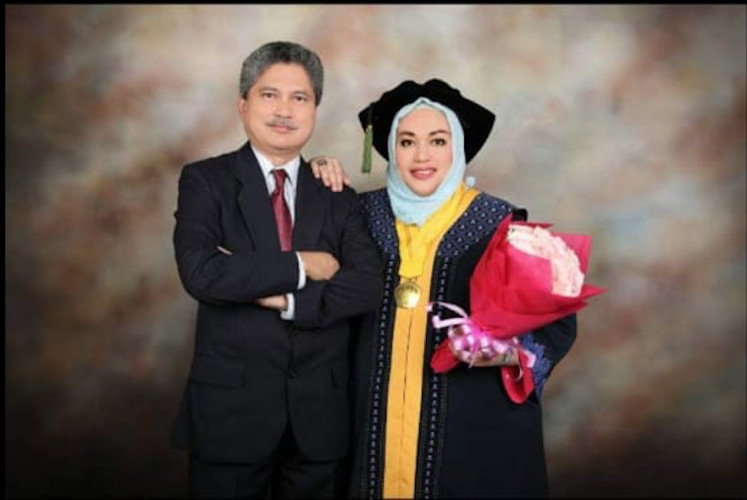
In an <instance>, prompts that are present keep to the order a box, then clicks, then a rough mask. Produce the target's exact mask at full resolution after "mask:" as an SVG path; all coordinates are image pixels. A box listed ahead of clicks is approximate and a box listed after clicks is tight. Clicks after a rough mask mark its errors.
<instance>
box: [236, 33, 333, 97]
mask: <svg viewBox="0 0 747 500" xmlns="http://www.w3.org/2000/svg"><path fill="white" fill-rule="evenodd" d="M277 63H292V64H300V65H301V66H302V67H303V69H305V70H306V74H307V75H309V80H311V85H312V86H313V87H314V98H315V101H316V102H315V104H316V105H317V106H319V103H320V102H321V101H322V87H323V86H324V68H323V67H322V61H321V59H319V56H318V55H317V54H316V52H314V51H313V50H310V49H307V48H306V47H304V46H303V45H300V44H298V43H293V42H270V43H266V44H264V45H262V46H261V47H260V48H258V49H257V50H255V51H254V52H252V53H251V54H249V56H248V57H247V58H246V59H244V64H243V65H242V66H241V77H240V79H239V94H240V95H241V96H242V97H246V94H247V92H248V91H249V89H250V88H251V87H252V85H254V84H255V83H256V81H257V79H258V78H259V77H260V75H262V73H263V72H264V71H265V70H266V69H267V68H268V67H270V66H272V65H273V64H277Z"/></svg>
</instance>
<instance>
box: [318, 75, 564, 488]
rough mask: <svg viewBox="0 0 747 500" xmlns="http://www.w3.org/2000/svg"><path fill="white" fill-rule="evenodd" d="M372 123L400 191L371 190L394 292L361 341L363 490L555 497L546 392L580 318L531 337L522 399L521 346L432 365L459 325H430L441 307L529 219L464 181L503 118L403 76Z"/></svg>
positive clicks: (356, 479) (358, 395)
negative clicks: (527, 391) (529, 387)
mask: <svg viewBox="0 0 747 500" xmlns="http://www.w3.org/2000/svg"><path fill="white" fill-rule="evenodd" d="M359 119H360V122H361V124H362V125H363V127H364V129H366V128H368V126H369V125H371V128H372V130H371V129H369V133H371V132H372V134H373V136H372V141H373V147H374V148H375V149H376V151H377V152H378V153H379V154H381V155H382V156H383V157H384V158H385V159H386V160H387V161H388V168H387V185H386V188H384V189H380V190H376V191H371V192H368V193H364V194H362V195H361V198H362V202H363V205H364V207H365V209H366V211H367V214H368V229H369V231H370V232H371V235H372V236H373V238H374V240H375V241H376V243H377V245H378V246H379V249H380V251H381V253H382V256H383V259H384V261H385V266H384V268H385V271H384V274H385V275H384V287H385V288H384V299H383V302H382V304H381V306H380V308H379V309H378V310H377V311H376V314H374V315H370V316H367V317H366V318H365V320H364V321H363V324H362V330H361V332H360V335H359V336H358V338H357V343H356V348H355V355H354V363H355V375H354V377H355V378H354V384H353V387H354V392H355V398H354V400H355V405H356V406H355V412H354V427H355V436H354V450H353V457H352V464H351V482H350V496H352V497H375V498H380V497H384V498H413V497H418V498H421V497H422V498H429V497H434V498H438V497H449V498H454V497H459V498H466V497H500V496H511V497H517V496H530V497H537V496H546V495H547V493H548V492H547V473H546V467H545V457H544V448H543V437H542V419H541V406H540V392H541V389H542V386H543V384H544V382H545V380H546V379H547V376H548V375H549V373H550V371H551V370H552V369H553V367H554V366H555V365H556V364H557V363H558V362H559V361H560V360H561V359H562V357H563V356H564V355H565V354H566V353H567V351H568V350H569V349H570V347H571V345H572V344H573V342H574V340H575V336H576V318H575V315H570V316H567V317H565V318H563V319H561V320H559V321H557V322H555V323H552V324H550V325H548V326H546V327H544V328H542V329H538V330H535V331H533V332H529V333H527V334H525V335H522V336H521V338H520V341H521V344H522V346H523V347H524V348H526V349H528V350H530V351H531V352H532V353H534V354H535V355H536V357H537V361H536V363H535V365H534V368H533V373H532V375H533V377H534V382H535V389H534V392H533V393H532V394H531V395H530V396H529V398H528V399H527V400H526V402H524V403H522V404H515V403H513V402H512V401H511V400H510V399H509V397H508V396H507V394H506V392H505V390H504V387H503V385H502V383H501V380H500V372H499V370H500V369H499V366H501V365H503V364H511V365H515V364H516V363H517V355H516V353H515V352H514V353H511V354H510V355H509V356H503V355H499V356H498V357H497V358H495V359H489V360H487V361H484V362H480V363H476V364H475V365H473V366H472V367H470V366H468V365H467V364H466V363H460V364H459V366H458V367H457V368H455V369H453V370H451V371H449V372H448V373H445V374H436V373H434V372H433V370H432V369H431V368H430V366H429V363H430V359H431V357H432V355H433V352H434V349H435V348H436V347H437V346H438V345H439V344H441V342H442V341H443V340H444V339H445V337H446V333H445V332H444V331H442V330H438V329H436V328H434V327H433V326H432V324H431V323H430V318H429V312H428V310H427V305H428V303H429V302H433V301H441V302H450V303H453V304H456V305H458V306H460V307H462V308H463V309H465V310H466V311H469V280H470V276H471V274H472V271H473V269H474V268H475V265H476V264H477V262H478V260H479V259H480V256H481V255H482V253H483V251H484V250H485V248H486V246H487V244H488V242H489V240H490V238H491V237H492V235H493V232H494V231H495V229H496V228H497V226H498V224H499V223H500V222H501V220H502V219H503V218H504V217H506V216H507V215H509V214H511V213H513V214H514V218H522V219H525V218H526V211H525V210H521V209H516V208H515V207H514V206H513V205H511V204H510V203H508V202H506V201H504V200H501V199H499V198H495V197H493V196H490V195H488V194H486V193H481V192H479V191H477V190H476V189H473V188H471V187H468V186H467V185H466V183H465V181H464V174H465V168H466V164H467V162H469V161H470V160H471V159H472V158H473V157H474V156H475V154H477V152H478V151H479V150H480V148H481V147H482V145H483V144H484V143H485V141H486V139H487V137H488V135H489V133H490V130H491V128H492V126H493V122H494V120H495V116H494V115H493V114H492V113H491V112H490V111H488V110H487V109H485V108H483V107H482V106H480V105H478V104H476V103H475V102H473V101H471V100H469V99H466V98H465V97H463V96H462V95H461V93H460V92H459V91H458V90H456V89H454V88H452V87H450V86H449V85H448V84H446V83H445V82H443V81H441V80H436V79H433V80H430V81H428V82H426V83H425V84H422V85H421V84H417V83H415V82H413V81H406V82H403V83H402V84H400V85H399V86H397V87H396V88H394V89H392V90H390V91H388V92H385V93H384V94H383V95H382V96H381V98H380V99H379V100H378V101H376V102H373V103H371V104H370V105H369V106H368V107H366V109H364V110H363V111H361V112H360V114H359ZM315 163H316V164H317V166H318V165H319V163H318V162H315ZM332 163H333V162H328V164H332ZM336 175H337V176H338V177H339V172H338V173H337V174H336ZM444 313H445V311H444Z"/></svg>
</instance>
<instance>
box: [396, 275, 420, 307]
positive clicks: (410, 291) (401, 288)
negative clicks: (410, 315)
mask: <svg viewBox="0 0 747 500" xmlns="http://www.w3.org/2000/svg"><path fill="white" fill-rule="evenodd" d="M420 294H421V289H420V286H419V285H418V284H417V283H415V280H413V279H409V280H406V281H403V282H402V283H400V284H399V285H398V286H397V288H395V289H394V300H396V301H397V307H401V308H403V309H413V308H414V307H415V306H417V305H418V301H419V300H420Z"/></svg>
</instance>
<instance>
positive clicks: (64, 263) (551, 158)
mask: <svg viewBox="0 0 747 500" xmlns="http://www.w3.org/2000/svg"><path fill="white" fill-rule="evenodd" d="M745 11H746V8H745V6H744V5H731V6H729V5H726V6H724V5H722V6H679V7H674V6H651V5H638V6H613V5H605V6H591V5H576V6H551V5H544V6H496V5H462V6H456V5H443V6H430V5H409V6H403V5H388V6H383V5H357V6H350V5H348V6H342V5H340V6H335V5H326V6H320V5H281V6H269V5H248V6H239V5H222V6H200V5H184V6H178V5H161V6H155V5H154V6H149V5H129V6H95V5H77V6H53V5H47V6H19V5H16V6H6V7H5V292H6V297H5V459H6V462H5V463H6V464H5V481H6V482H5V492H6V495H9V496H37V495H47V496H110V497H114V496H120V497H121V496H159V497H176V496H180V495H184V494H185V493H186V488H185V485H186V475H185V460H184V457H183V456H182V454H180V453H178V452H176V451H173V450H171V449H170V448H169V446H168V441H167V438H168V432H169V428H170V425H171V420H172V418H173V415H174V412H175V410H176V405H177V402H178V398H179V395H180V394H179V393H180V391H181V388H182V384H183V382H184V379H185V376H186V371H187V368H188V365H189V361H190V354H191V348H192V342H193V340H192V336H191V335H192V322H193V319H194V313H195V303H194V302H193V300H192V299H191V298H189V296H188V295H187V294H186V293H185V292H184V290H183V289H182V287H181V284H180V282H179V279H178V277H177V273H176V267H175V264H174V258H173V248H172V242H171V234H172V230H173V225H174V218H173V211H174V209H175V203H176V194H177V178H178V175H179V171H180V168H181V166H182V165H183V164H184V163H186V162H189V161H193V160H197V159H201V158H204V157H207V156H212V155H217V154H220V153H222V152H226V151H229V150H233V149H236V148H238V147H239V146H241V144H242V143H243V141H244V140H245V137H244V135H243V130H242V128H241V126H240V122H239V119H238V115H237V111H236V100H237V94H238V90H237V88H238V74H239V69H240V66H241V63H242V61H243V59H244V58H245V57H246V56H247V55H248V54H249V52H250V51H252V50H253V49H254V48H256V47H258V46H259V45H260V44H262V43H265V42H268V41H271V40H276V39H288V40H294V41H298V42H301V43H304V44H306V45H308V46H310V47H312V48H313V49H315V50H317V51H318V52H319V54H320V55H321V56H322V59H323V61H324V64H325V68H326V81H325V88H324V99H323V101H322V104H321V107H320V109H319V115H318V123H317V129H316V132H315V135H314V137H313V139H312V141H311V143H310V144H309V145H308V147H307V148H306V156H307V157H310V156H313V155H315V154H320V153H331V154H335V155H337V156H338V157H339V158H341V159H342V161H343V163H344V164H345V165H346V166H347V167H348V170H349V171H351V173H352V177H353V183H354V185H355V187H356V188H358V189H359V190H366V189H370V188H374V187H380V186H382V185H383V179H384V176H383V164H382V163H381V161H380V159H378V158H377V161H378V163H376V164H375V166H374V168H375V172H374V174H373V175H371V176H364V175H363V174H360V173H359V172H358V170H359V165H360V157H361V145H362V133H361V131H360V129H359V126H358V123H357V121H356V114H357V111H358V110H359V109H361V108H362V107H363V106H364V105H366V104H367V103H368V102H370V101H371V100H373V99H375V98H377V97H378V96H379V95H380V94H381V92H382V91H384V90H386V89H388V88H390V87H392V86H393V85H395V84H396V83H399V81H400V80H402V79H406V78H412V79H415V80H419V81H424V80H425V79H427V78H430V77H440V78H443V79H446V80H448V81H449V82H451V83H452V84H453V85H455V86H456V87H459V88H460V89H462V90H463V91H464V92H465V93H466V94H467V95H469V96H471V97H473V98H474V99H475V100H477V101H478V102H480V103H482V104H483V105H485V106H487V107H488V108H490V109H491V110H493V111H494V112H495V113H496V114H497V115H498V119H497V122H496V126H495V128H494V130H493V133H492V136H491V139H490V141H489V144H488V145H487V146H486V147H485V148H484V149H483V150H482V151H481V152H480V154H479V155H478V156H477V157H476V158H475V160H474V161H473V163H472V165H471V167H470V170H471V172H472V173H473V174H474V175H475V176H476V177H477V185H478V187H480V188H482V189H484V190H486V191H489V192H491V193H493V194H495V195H498V196H500V197H503V198H505V199H507V200H509V201H511V202H513V203H515V204H519V205H522V206H525V207H527V208H528V209H529V211H530V216H531V218H532V220H541V221H552V222H554V223H555V228H556V229H557V230H560V231H565V232H583V233H588V234H591V235H592V236H593V238H594V249H593V253H592V265H591V268H590V273H589V281H590V282H592V283H594V284H597V285H600V286H603V287H606V288H608V289H609V292H608V293H607V294H605V295H602V296H600V297H597V298H594V299H592V301H591V303H590V306H589V307H588V308H587V309H586V310H584V311H583V312H581V313H580V316H579V320H580V323H579V333H578V341H577V343H576V345H575V347H574V349H573V350H572V351H571V353H570V354H569V355H568V357H567V358H566V359H565V360H564V361H563V363H561V364H560V365H559V366H558V368H557V370H556V371H555V373H554V376H553V377H552V378H551V380H550V382H549V383H548V386H547V387H546V390H545V393H544V404H545V433H546V436H545V439H546V444H547V455H548V461H549V467H550V479H551V486H552V491H553V495H554V496H557V497H561V496H642V495H650V496H658V497H663V496H670V497H671V496H741V497H744V496H745V490H746V488H745V468H746V453H747V447H746V443H747V441H746V437H745V420H746V417H747V416H746V415H745V399H746V394H747V388H746V382H745V372H746V369H745V351H746V349H745V347H746V346H745V339H746V333H745V326H746V321H745V305H746V304H745V302H746V300H745V299H746V290H745V289H746V286H745V285H746V279H747V275H746V269H745V263H746V253H745V236H746V235H745V212H746V207H745V186H746V179H745V174H746V172H747V168H746V166H747V165H746V161H745V153H746V151H745V132H746V131H745V128H746V121H747V118H746V108H747V105H746V100H745V99H746V97H745V77H746V75H745V45H746V42H747V40H746V36H745V30H746V28H745V26H746V25H747V19H746V15H745ZM495 453H501V450H495ZM466 480H468V479H466Z"/></svg>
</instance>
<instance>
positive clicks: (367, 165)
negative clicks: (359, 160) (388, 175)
mask: <svg viewBox="0 0 747 500" xmlns="http://www.w3.org/2000/svg"><path fill="white" fill-rule="evenodd" d="M372 146H373V126H372V125H371V124H370V123H369V124H368V125H366V138H365V140H364V141H363V167H362V168H361V171H362V172H363V173H364V174H370V173H371V147H372Z"/></svg>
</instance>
